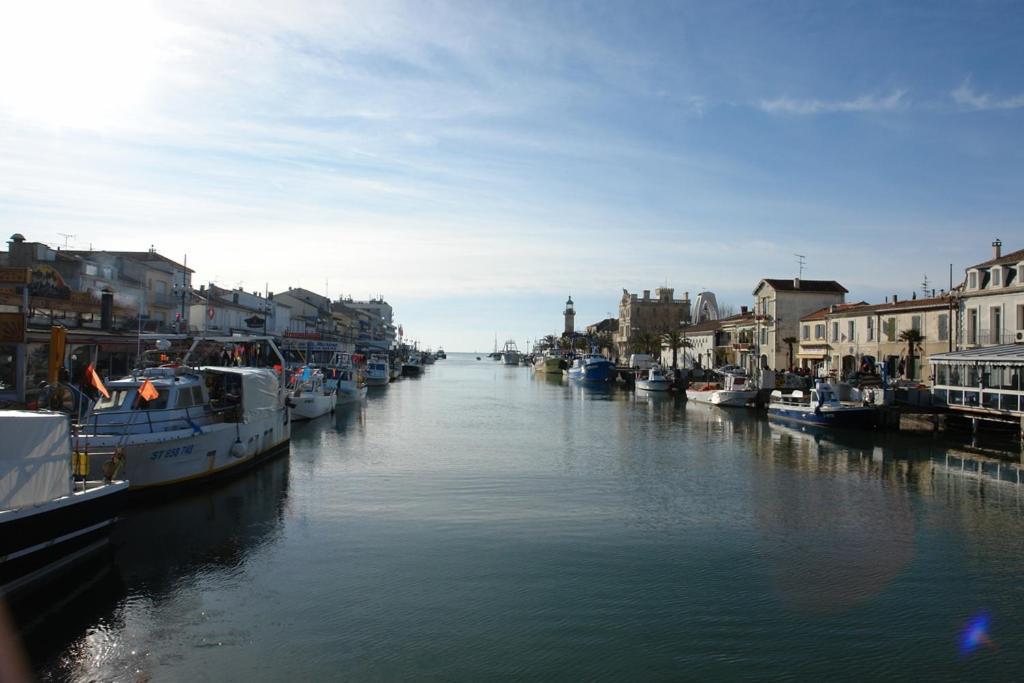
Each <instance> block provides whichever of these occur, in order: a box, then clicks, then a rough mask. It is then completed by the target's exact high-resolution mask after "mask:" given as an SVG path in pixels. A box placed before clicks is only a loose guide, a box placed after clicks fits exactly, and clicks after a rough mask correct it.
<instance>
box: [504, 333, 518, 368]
mask: <svg viewBox="0 0 1024 683" xmlns="http://www.w3.org/2000/svg"><path fill="white" fill-rule="evenodd" d="M519 355H520V354H519V349H518V347H516V343H515V341H514V340H512V339H509V340H508V341H507V342H505V347H504V348H503V349H502V350H501V362H502V363H504V364H505V365H519Z"/></svg>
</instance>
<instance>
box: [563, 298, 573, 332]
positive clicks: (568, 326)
mask: <svg viewBox="0 0 1024 683" xmlns="http://www.w3.org/2000/svg"><path fill="white" fill-rule="evenodd" d="M562 315H564V316H565V334H568V335H571V334H572V333H573V330H575V329H576V309H575V308H573V304H572V297H571V296H570V297H569V300H568V301H566V302H565V312H564V313H563V314H562Z"/></svg>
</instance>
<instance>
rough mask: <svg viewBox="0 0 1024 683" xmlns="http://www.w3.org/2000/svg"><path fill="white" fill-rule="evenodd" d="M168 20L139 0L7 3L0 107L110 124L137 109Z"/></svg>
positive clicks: (35, 116)
mask: <svg viewBox="0 0 1024 683" xmlns="http://www.w3.org/2000/svg"><path fill="white" fill-rule="evenodd" d="M164 25H165V24H164V22H163V21H162V20H161V19H160V18H159V17H158V16H157V15H156V13H155V12H154V11H153V9H152V7H151V6H150V5H149V4H148V3H146V2H143V1H140V0H134V1H133V0H99V1H98V2H80V1H75V0H70V1H59V0H58V1H53V2H46V1H42V2H39V1H34V2H18V3H10V4H8V5H7V6H6V8H5V9H4V10H2V11H0V113H4V112H6V113H8V114H12V115H15V116H17V117H19V118H27V119H31V120H33V121H36V122H38V123H43V124H49V125H54V126H59V127H84V128H105V127H108V126H110V125H112V124H115V123H117V122H118V121H121V120H124V118H125V117H126V115H131V114H133V113H135V112H137V110H138V108H139V107H140V106H141V105H142V103H143V100H144V98H145V95H146V92H147V90H148V89H149V87H150V85H151V83H152V81H153V78H154V75H155V72H156V69H157V66H158V60H159V54H160V53H159V51H160V49H161V42H162V41H161V38H162V37H163V35H164Z"/></svg>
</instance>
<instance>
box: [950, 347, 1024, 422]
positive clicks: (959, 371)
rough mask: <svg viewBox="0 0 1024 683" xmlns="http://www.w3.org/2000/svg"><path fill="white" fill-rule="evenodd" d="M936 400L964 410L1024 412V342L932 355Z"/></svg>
mask: <svg viewBox="0 0 1024 683" xmlns="http://www.w3.org/2000/svg"><path fill="white" fill-rule="evenodd" d="M931 364H932V371H933V373H934V376H935V382H934V385H933V387H932V395H933V397H934V398H935V402H936V403H938V404H940V405H948V406H949V407H950V408H953V409H956V410H962V411H964V412H974V413H989V414H992V415H1003V416H1017V417H1019V416H1021V415H1024V386H1022V384H1021V376H1022V375H1024V344H1004V345H1002V346H989V347H983V348H979V349H969V350H967V351H952V352H949V353H939V354H935V355H933V356H932V357H931Z"/></svg>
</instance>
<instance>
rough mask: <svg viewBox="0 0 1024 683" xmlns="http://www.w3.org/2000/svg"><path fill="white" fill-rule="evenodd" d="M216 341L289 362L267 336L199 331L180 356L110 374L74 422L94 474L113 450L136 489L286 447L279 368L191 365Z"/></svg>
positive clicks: (225, 469)
mask: <svg viewBox="0 0 1024 683" xmlns="http://www.w3.org/2000/svg"><path fill="white" fill-rule="evenodd" d="M211 344H214V345H216V344H231V345H234V346H239V345H243V344H245V345H249V346H252V347H259V348H258V349H256V350H254V351H252V352H251V353H249V352H247V355H249V357H253V358H255V357H260V356H262V357H264V358H267V359H268V361H270V362H273V363H274V365H276V366H277V367H278V368H281V367H283V365H284V358H283V357H282V356H281V354H280V352H279V351H278V350H277V347H276V345H275V344H274V341H273V339H272V338H270V337H246V338H244V339H240V338H237V337H217V338H201V339H196V340H195V341H194V342H193V344H192V346H191V348H190V349H189V351H188V353H186V354H185V357H184V358H183V360H182V362H181V363H171V364H168V365H167V366H164V367H152V368H145V369H141V370H136V371H135V373H134V374H132V375H131V376H128V377H125V378H123V379H119V380H115V381H112V382H109V383H108V384H107V386H106V387H104V393H105V394H106V395H105V396H103V397H102V398H100V399H99V401H97V402H96V404H95V405H94V406H93V407H92V408H91V410H90V411H88V412H87V413H86V414H84V415H83V417H82V418H81V419H80V420H79V421H78V423H77V424H76V425H75V426H74V442H75V448H76V449H77V450H80V451H82V452H86V453H88V455H89V467H90V469H89V471H90V476H91V477H92V478H94V479H95V478H99V476H100V475H101V474H102V469H101V468H102V466H103V464H104V463H105V462H106V461H107V460H108V459H109V458H111V457H115V456H116V457H120V458H123V460H124V476H125V478H126V479H128V480H129V482H130V484H129V487H130V488H131V489H132V490H139V489H147V488H151V487H158V486H169V485H174V484H182V483H185V482H195V481H201V480H205V479H209V478H212V477H215V476H219V475H223V474H227V473H230V472H237V471H241V470H243V469H245V468H246V467H247V466H251V465H254V464H255V463H257V462H260V461H262V460H264V459H266V458H269V457H271V456H273V455H275V454H277V453H280V452H283V451H284V450H286V449H287V445H288V441H289V439H290V438H291V413H290V410H289V408H288V405H287V404H286V399H287V389H286V386H285V382H284V378H283V377H282V376H281V374H280V371H279V370H276V369H272V368H269V367H233V366H229V367H221V366H213V365H200V366H196V367H190V364H191V362H192V359H193V358H196V359H198V358H200V357H201V356H202V355H206V357H209V354H201V350H202V348H203V347H204V346H206V345H211ZM213 357H216V354H213ZM239 357H240V356H239ZM274 361H276V362H274Z"/></svg>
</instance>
